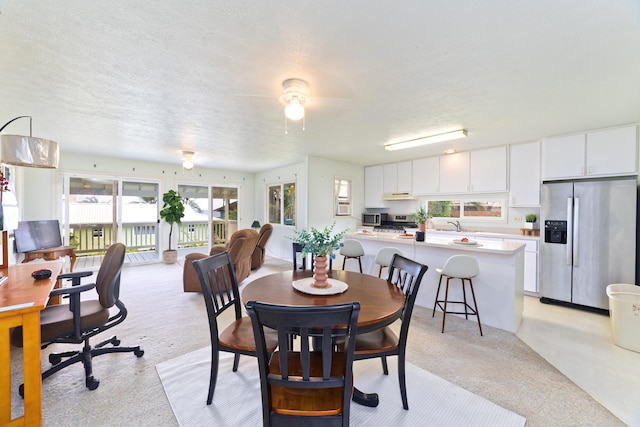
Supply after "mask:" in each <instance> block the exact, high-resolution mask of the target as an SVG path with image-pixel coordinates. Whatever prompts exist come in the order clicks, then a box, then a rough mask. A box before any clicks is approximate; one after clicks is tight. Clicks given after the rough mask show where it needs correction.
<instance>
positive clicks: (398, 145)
mask: <svg viewBox="0 0 640 427" xmlns="http://www.w3.org/2000/svg"><path fill="white" fill-rule="evenodd" d="M466 136H467V131H466V130H465V129H460V130H455V131H453V132H447V133H441V134H438V135H431V136H425V137H422V138H416V139H411V140H409V141H402V142H392V143H389V144H385V146H384V149H385V150H389V151H394V150H403V149H405V148H413V147H418V146H420V145H427V144H435V143H436V142H442V141H450V140H452V139H458V138H465V137H466Z"/></svg>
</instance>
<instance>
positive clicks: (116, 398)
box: [11, 258, 624, 427]
mask: <svg viewBox="0 0 640 427" xmlns="http://www.w3.org/2000/svg"><path fill="white" fill-rule="evenodd" d="M290 265H291V263H290V262H288V261H284V260H279V259H277V258H267V262H266V263H265V265H264V266H263V267H261V268H260V269H259V270H256V271H255V272H252V273H251V276H249V277H248V278H247V279H246V280H245V282H244V283H247V282H248V281H250V280H253V279H254V278H256V277H259V276H261V275H264V274H269V273H272V272H277V271H283V270H286V269H288V268H291V267H290ZM121 298H122V301H123V302H124V303H125V305H126V306H127V309H128V310H129V316H128V317H127V319H126V320H125V321H124V322H123V323H121V324H120V325H118V326H116V327H115V328H113V329H112V331H110V333H104V334H102V335H104V337H96V338H106V337H108V336H110V335H111V334H117V335H118V337H119V338H121V339H122V344H123V345H137V344H139V345H141V346H142V348H143V349H144V351H145V354H144V356H143V357H141V358H136V357H135V356H134V355H132V354H110V355H104V356H100V357H98V358H96V360H95V361H94V366H93V370H94V374H95V376H96V377H97V378H98V379H100V381H101V382H100V387H98V389H97V390H94V391H89V390H87V389H86V388H85V386H84V375H83V374H84V372H83V369H82V366H81V365H80V364H77V365H75V366H73V367H69V368H66V369H64V370H63V371H61V372H58V373H56V374H55V375H53V376H52V377H51V378H48V379H46V380H45V381H44V382H43V384H42V404H43V426H45V427H47V426H55V427H58V426H77V425H93V426H100V427H111V426H127V427H129V426H154V427H155V426H163V427H164V426H176V425H177V421H176V418H175V416H174V414H173V411H172V410H171V406H170V405H169V401H168V399H167V396H166V394H165V392H164V389H163V387H162V383H161V381H160V378H159V377H158V373H157V371H156V365H158V364H160V363H162V362H165V361H167V360H171V359H173V358H175V357H178V356H181V355H184V354H187V353H190V352H192V351H195V350H198V349H200V348H203V347H205V346H207V345H209V327H208V325H207V320H206V319H207V314H206V309H205V307H204V301H203V299H202V295H200V294H198V293H184V292H183V291H182V267H181V266H180V265H179V264H172V265H166V264H152V265H142V266H135V267H134V266H127V267H125V268H124V269H123V271H122V283H121ZM232 317H233V316H232V315H230V317H224V316H223V318H222V319H221V325H226V324H228V322H230V321H231V320H232ZM441 320H442V318H441V317H440V315H439V314H436V318H435V319H433V318H432V317H431V310H427V309H424V308H422V307H416V309H415V310H414V313H413V320H412V322H411V331H410V333H409V342H408V346H407V351H408V354H407V361H409V362H411V363H412V364H413V365H415V366H417V367H419V368H421V369H424V370H426V371H429V372H431V373H433V374H434V375H437V376H438V377H440V378H443V379H445V380H447V381H449V382H451V383H453V384H455V385H457V386H459V387H462V388H464V389H466V390H469V391H470V392H472V393H474V394H476V395H478V396H482V397H483V398H485V399H487V400H490V401H491V402H494V403H495V404H497V405H500V406H501V407H503V408H506V409H508V410H510V411H513V412H515V413H518V414H520V415H522V416H523V417H525V418H526V419H527V423H526V426H527V427H548V426H563V427H564V426H599V427H600V426H607V427H609V426H622V425H624V423H622V422H621V421H620V420H619V419H617V418H616V417H615V416H613V415H612V414H611V412H609V411H608V410H607V409H606V408H604V407H603V406H602V405H600V404H599V403H598V402H596V401H595V400H594V399H593V398H591V396H589V395H588V394H587V393H585V392H584V391H583V390H582V389H580V388H579V387H578V386H576V385H575V384H574V383H573V382H571V381H570V380H569V379H568V378H567V377H566V376H564V375H562V374H561V373H560V372H559V371H558V370H557V369H555V368H554V367H553V366H551V365H550V364H549V363H547V362H546V361H545V360H544V359H543V358H542V357H540V356H539V355H538V354H537V353H536V352H534V351H533V350H531V348H529V347H528V346H527V345H525V344H524V343H523V342H522V341H521V340H520V339H519V338H518V337H517V336H515V335H514V334H511V333H508V332H505V331H500V330H498V329H495V328H490V327H486V328H483V329H484V332H485V336H484V337H480V336H479V334H478V325H477V324H476V323H475V322H473V321H465V320H464V319H458V318H455V316H451V320H449V318H447V331H446V333H444V334H441V333H440V322H441ZM526 321H527V319H526V318H525V322H526ZM94 341H98V340H94ZM70 347H73V346H64V345H54V346H51V347H49V348H47V349H45V350H43V352H42V353H43V355H42V366H43V368H44V367H47V366H48V363H47V355H48V354H49V353H51V352H52V351H63V350H68V349H69V348H70ZM576 357H580V355H579V354H576ZM394 362H395V361H391V363H390V364H391V365H393V363H394ZM21 366H22V352H21V351H20V349H16V348H12V352H11V382H12V387H11V394H12V400H11V408H12V412H13V413H21V412H22V409H23V408H22V399H21V398H20V396H19V395H18V390H17V389H18V384H20V383H21V382H22V370H21ZM207 377H208V374H207ZM394 387H397V386H396V385H394ZM205 399H206V397H205ZM410 404H411V402H410ZM421 425H424V424H421Z"/></svg>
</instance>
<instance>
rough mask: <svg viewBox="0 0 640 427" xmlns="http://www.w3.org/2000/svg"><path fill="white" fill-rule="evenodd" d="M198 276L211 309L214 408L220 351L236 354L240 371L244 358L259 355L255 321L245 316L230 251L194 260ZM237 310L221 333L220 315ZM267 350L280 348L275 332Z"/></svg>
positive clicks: (268, 336) (269, 336)
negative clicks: (254, 337)
mask: <svg viewBox="0 0 640 427" xmlns="http://www.w3.org/2000/svg"><path fill="white" fill-rule="evenodd" d="M193 267H194V268H195V270H196V273H197V274H198V279H199V280H200V285H201V286H202V295H203V296H204V302H205V305H206V307H207V316H208V318H209V332H210V335H211V377H210V379H209V394H208V395H207V405H211V402H212V400H213V392H214V391H215V388H216V380H217V378H218V364H219V352H220V351H227V352H230V353H233V354H234V359H233V371H234V372H236V371H237V370H238V363H239V361H240V355H247V356H254V357H255V356H256V355H257V353H256V344H255V341H254V339H253V328H252V327H251V319H249V318H248V317H243V316H242V305H241V303H240V295H239V292H238V283H237V281H236V275H235V270H234V268H233V263H232V262H231V257H230V256H229V252H221V253H219V254H217V255H213V256H210V257H207V258H202V259H198V260H195V261H193ZM230 308H233V310H234V311H235V321H234V322H233V323H231V324H230V325H229V326H227V327H226V328H225V329H224V330H223V331H222V332H219V330H218V316H220V315H221V314H222V313H224V312H225V311H226V310H227V309H230ZM263 344H264V346H265V348H266V351H268V352H273V351H274V350H275V348H276V346H277V345H278V339H277V336H276V335H275V334H274V333H272V332H271V331H269V332H266V333H265V338H264V343H263Z"/></svg>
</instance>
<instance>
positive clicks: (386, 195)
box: [382, 192, 416, 200]
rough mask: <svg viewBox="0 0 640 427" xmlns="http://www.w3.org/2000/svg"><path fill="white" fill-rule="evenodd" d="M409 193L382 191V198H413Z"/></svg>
mask: <svg viewBox="0 0 640 427" xmlns="http://www.w3.org/2000/svg"><path fill="white" fill-rule="evenodd" d="M415 199H416V198H415V197H413V196H412V195H411V193H408V192H407V193H384V194H383V195H382V200H415Z"/></svg>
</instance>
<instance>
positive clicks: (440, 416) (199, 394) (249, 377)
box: [156, 347, 526, 427]
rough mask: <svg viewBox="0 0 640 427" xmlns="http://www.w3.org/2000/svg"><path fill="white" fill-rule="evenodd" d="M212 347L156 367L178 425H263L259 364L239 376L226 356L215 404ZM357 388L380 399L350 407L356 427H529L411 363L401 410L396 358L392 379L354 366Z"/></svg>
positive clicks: (370, 365) (373, 364) (370, 364)
mask: <svg viewBox="0 0 640 427" xmlns="http://www.w3.org/2000/svg"><path fill="white" fill-rule="evenodd" d="M210 351H211V350H210V348H209V347H205V348H202V349H200V350H196V351H194V352H191V353H187V354H185V355H183V356H179V357H176V358H174V359H171V360H168V361H166V362H163V363H160V364H158V365H156V370H157V372H158V375H159V376H160V380H161V382H162V386H163V387H164V390H165V393H166V394H167V397H168V399H169V402H170V404H171V408H172V409H173V413H174V414H175V416H176V419H177V421H178V424H179V425H180V426H183V427H188V426H203V425H213V426H230V427H234V426H260V425H262V411H261V401H260V399H261V397H260V381H259V374H258V366H257V362H256V359H254V358H252V357H247V356H241V357H240V366H239V368H238V371H237V372H233V371H232V370H231V368H232V364H233V356H232V355H231V354H230V353H221V355H220V368H219V373H218V382H217V385H216V390H215V393H214V396H213V403H212V404H211V405H210V406H208V405H207V404H206V400H207V392H208V389H209V372H210V360H211V359H210ZM354 375H355V382H356V386H357V387H358V388H359V389H360V390H362V391H365V392H376V393H378V395H379V397H380V404H379V405H378V407H377V408H368V407H364V406H361V405H358V404H356V403H352V405H351V425H352V426H390V425H403V426H411V425H432V426H439V427H440V426H442V427H446V426H456V427H457V426H493V427H498V426H505V427H506V426H514V427H515V426H524V424H525V421H526V420H525V418H523V417H521V416H520V415H518V414H515V413H513V412H511V411H508V410H506V409H504V408H502V407H500V406H498V405H495V404H493V403H491V402H489V401H488V400H486V399H483V398H482V397H480V396H477V395H475V394H473V393H471V392H469V391H467V390H464V389H462V388H460V387H458V386H455V385H453V384H451V383H449V382H448V381H445V380H443V379H441V378H439V377H437V376H435V375H433V374H431V373H429V372H427V371H425V370H423V369H420V368H418V367H416V366H415V365H412V364H410V363H407V394H408V400H409V410H408V411H405V410H404V409H403V408H402V400H401V398H400V389H399V386H398V374H397V370H396V360H395V357H392V358H390V360H389V375H388V376H387V375H383V374H382V368H381V364H380V361H379V360H364V361H359V362H356V363H354Z"/></svg>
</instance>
